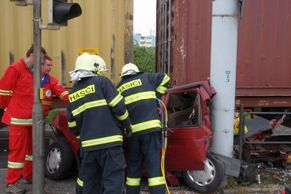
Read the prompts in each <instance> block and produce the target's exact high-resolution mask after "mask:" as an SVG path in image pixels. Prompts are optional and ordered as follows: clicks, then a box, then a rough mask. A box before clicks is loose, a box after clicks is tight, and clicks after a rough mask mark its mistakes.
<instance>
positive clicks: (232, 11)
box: [210, 0, 238, 157]
mask: <svg viewBox="0 0 291 194" xmlns="http://www.w3.org/2000/svg"><path fill="white" fill-rule="evenodd" d="M237 34H238V1H237V0H215V1H212V33H211V60H210V83H211V85H212V86H213V87H214V88H215V90H216V92H217V94H216V95H215V96H214V97H213V106H212V108H213V111H212V124H213V125H212V126H213V142H212V151H213V152H215V153H218V154H221V155H224V156H229V157H232V152H233V124H234V108H235V106H234V105H235V84H236V55H237Z"/></svg>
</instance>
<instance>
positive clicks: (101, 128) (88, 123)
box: [67, 76, 130, 150]
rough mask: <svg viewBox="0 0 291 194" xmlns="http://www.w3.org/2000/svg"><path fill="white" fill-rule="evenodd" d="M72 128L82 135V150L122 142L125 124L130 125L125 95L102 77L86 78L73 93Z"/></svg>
mask: <svg viewBox="0 0 291 194" xmlns="http://www.w3.org/2000/svg"><path fill="white" fill-rule="evenodd" d="M67 114H68V125H69V127H70V130H71V131H72V132H73V133H74V134H75V135H76V136H80V141H81V149H82V150H96V149H102V148H105V147H113V146H116V145H122V142H123V136H122V133H123V127H128V126H129V125H130V121H129V117H128V112H127V109H126V106H125V104H124V99H123V97H122V96H121V95H120V94H119V93H118V92H117V90H116V88H115V87H114V86H113V84H112V82H111V81H110V80H109V79H108V78H106V77H102V76H94V77H89V78H83V79H81V80H80V81H78V82H77V83H76V84H75V85H74V86H73V88H72V90H71V91H70V94H69V105H68V107H67Z"/></svg>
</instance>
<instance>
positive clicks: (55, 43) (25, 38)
mask: <svg viewBox="0 0 291 194" xmlns="http://www.w3.org/2000/svg"><path fill="white" fill-rule="evenodd" d="M41 2H42V19H43V23H44V24H46V22H47V1H44V0H42V1H41ZM74 3H79V4H80V6H81V7H82V12H83V13H82V15H81V16H79V17H77V18H74V19H72V20H69V21H68V26H67V27H61V29H60V30H58V31H54V30H42V46H43V47H44V48H46V49H47V51H48V53H49V55H50V56H51V57H52V58H53V60H54V68H53V70H52V74H53V75H54V76H56V77H57V78H58V80H59V82H64V83H65V84H66V85H67V86H70V84H69V74H68V72H69V71H70V70H72V69H73V68H74V63H75V59H76V57H77V56H78V48H97V49H98V50H99V55H100V56H102V57H103V58H104V60H105V61H106V64H107V68H108V69H109V72H108V73H107V74H106V76H107V77H109V78H111V79H112V80H113V81H114V82H117V81H118V80H119V72H120V70H121V67H122V65H123V64H124V63H126V62H129V61H131V60H132V36H133V0H123V1H120V0H86V1H84V0H74ZM0 4H1V6H0V18H1V19H0V24H1V31H0V53H1V55H0V74H1V76H2V75H3V73H4V71H5V69H6V67H7V66H8V65H9V61H10V60H11V56H12V55H10V56H9V52H11V53H13V55H14V60H18V58H21V57H23V56H24V55H25V52H26V50H27V49H28V48H29V47H30V45H31V44H32V42H33V23H32V20H33V7H32V6H25V7H21V6H15V4H14V3H12V2H10V1H8V0H5V1H1V3H0ZM62 51H63V53H64V56H65V63H63V67H64V68H65V71H63V72H62V65H61V63H62V60H61V52H62Z"/></svg>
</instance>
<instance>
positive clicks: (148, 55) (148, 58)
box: [133, 45, 156, 72]
mask: <svg viewBox="0 0 291 194" xmlns="http://www.w3.org/2000/svg"><path fill="white" fill-rule="evenodd" d="M155 61H156V50H155V48H154V47H140V46H137V45H135V46H134V48H133V63H134V64H136V65H137V66H138V68H139V70H140V71H143V72H155Z"/></svg>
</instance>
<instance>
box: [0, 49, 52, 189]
mask: <svg viewBox="0 0 291 194" xmlns="http://www.w3.org/2000/svg"><path fill="white" fill-rule="evenodd" d="M46 55H47V52H46V50H45V49H43V48H42V49H41V63H42V64H43V62H44V59H45V56H46ZM33 93H34V89H33V46H32V47H31V48H30V49H29V50H28V51H27V53H26V58H23V59H20V60H19V61H16V62H15V63H12V64H11V65H10V66H9V67H8V68H7V70H6V72H5V73H4V75H3V77H2V78H1V80H0V106H1V107H2V108H4V110H5V112H4V114H3V117H2V122H3V123H5V124H7V125H8V126H9V154H8V170H7V178H6V185H7V189H6V192H7V193H12V194H14V193H17V194H22V193H25V189H24V188H23V186H22V185H21V184H19V180H20V179H21V178H23V179H24V181H26V182H30V181H31V179H32V106H33V99H34V98H33Z"/></svg>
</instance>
